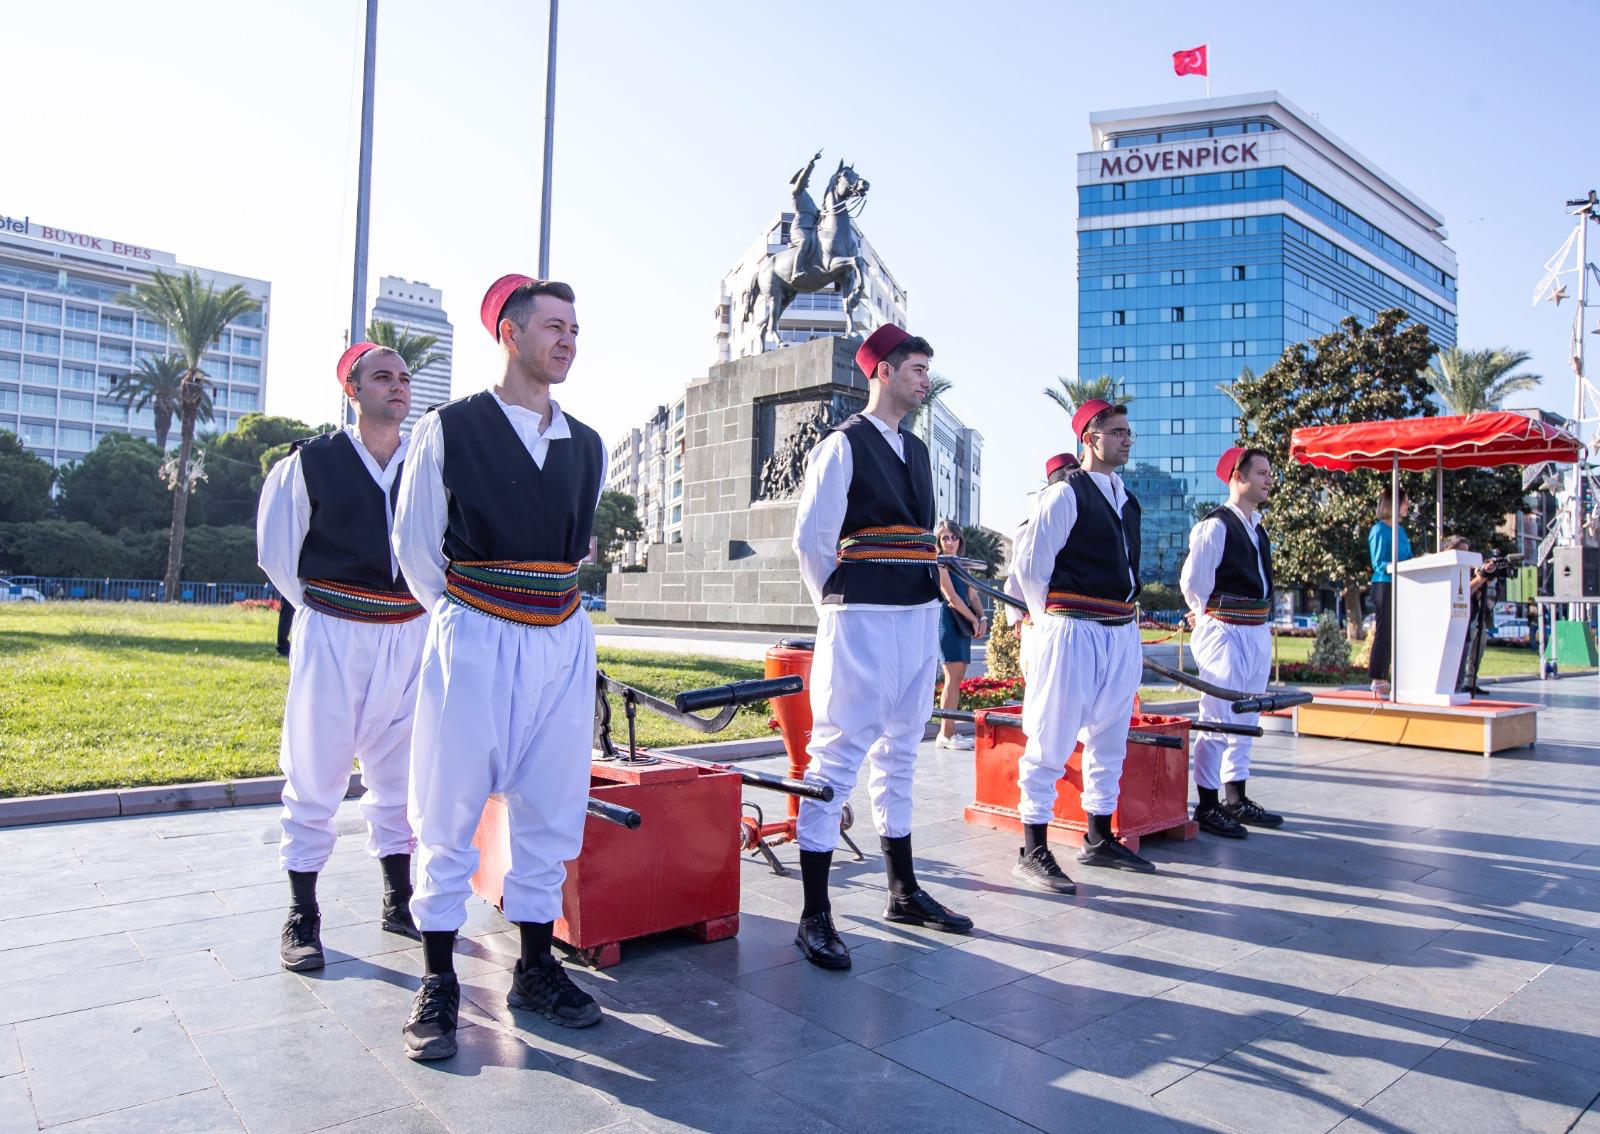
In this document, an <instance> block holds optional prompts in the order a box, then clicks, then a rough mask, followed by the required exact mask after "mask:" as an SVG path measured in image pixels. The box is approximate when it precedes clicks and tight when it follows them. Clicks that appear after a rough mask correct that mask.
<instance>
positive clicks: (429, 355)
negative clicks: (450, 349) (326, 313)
mask: <svg viewBox="0 0 1600 1134" xmlns="http://www.w3.org/2000/svg"><path fill="white" fill-rule="evenodd" d="M367 341H368V342H369V343H377V344H378V345H379V346H381V347H388V348H389V349H390V350H392V351H394V352H395V353H396V354H398V355H399V356H400V358H401V360H402V361H404V362H405V364H406V369H407V370H409V371H411V373H413V374H416V373H418V372H419V371H421V370H422V369H423V368H424V367H428V366H432V365H433V364H434V363H435V362H443V361H444V359H445V356H444V354H443V353H442V352H440V351H436V350H434V349H433V348H434V347H436V346H438V345H439V336H438V335H413V334H412V333H411V325H410V324H409V323H408V324H406V325H405V326H404V327H396V326H395V325H394V324H393V323H392V322H390V321H389V320H388V319H374V320H372V322H370V323H368V324H367Z"/></svg>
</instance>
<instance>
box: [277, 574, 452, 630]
mask: <svg viewBox="0 0 1600 1134" xmlns="http://www.w3.org/2000/svg"><path fill="white" fill-rule="evenodd" d="M305 605H307V606H309V607H310V608H311V609H312V610H319V611H321V612H322V613H323V614H331V615H333V617H335V618H346V619H349V620H350V621H351V622H410V621H411V620H412V619H413V618H416V617H418V616H420V615H421V614H423V613H424V612H423V609H422V604H421V603H420V602H418V601H417V600H416V599H414V598H412V597H411V592H410V591H384V590H379V589H377V588H376V587H358V586H356V585H354V584H352V583H336V582H334V581H333V580H332V579H307V580H306V582H305Z"/></svg>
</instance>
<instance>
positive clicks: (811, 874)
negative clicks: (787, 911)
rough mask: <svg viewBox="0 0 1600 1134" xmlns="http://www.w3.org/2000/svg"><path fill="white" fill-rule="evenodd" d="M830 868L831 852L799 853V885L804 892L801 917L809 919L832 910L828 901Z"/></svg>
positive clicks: (807, 851)
mask: <svg viewBox="0 0 1600 1134" xmlns="http://www.w3.org/2000/svg"><path fill="white" fill-rule="evenodd" d="M832 866H833V852H832V851H831V850H830V851H810V850H803V851H801V852H800V885H801V887H802V889H803V890H804V892H805V905H804V906H803V907H801V910H800V916H801V917H803V918H805V917H811V916H812V915H813V914H819V913H827V912H829V911H830V910H832V909H833V905H832V903H830V902H829V901H828V870H829V869H830V868H831V867H832Z"/></svg>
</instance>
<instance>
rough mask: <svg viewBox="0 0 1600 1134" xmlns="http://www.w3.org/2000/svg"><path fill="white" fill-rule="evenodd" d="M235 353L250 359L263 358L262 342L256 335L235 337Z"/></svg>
mask: <svg viewBox="0 0 1600 1134" xmlns="http://www.w3.org/2000/svg"><path fill="white" fill-rule="evenodd" d="M233 353H234V354H243V355H247V356H249V357H250V358H260V357H261V340H260V339H258V338H257V337H256V336H254V335H239V334H236V335H234V336H233Z"/></svg>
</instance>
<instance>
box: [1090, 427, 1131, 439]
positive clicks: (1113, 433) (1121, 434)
mask: <svg viewBox="0 0 1600 1134" xmlns="http://www.w3.org/2000/svg"><path fill="white" fill-rule="evenodd" d="M1095 432H1096V433H1098V434H1100V436H1102V437H1115V438H1116V439H1117V440H1118V441H1124V440H1126V441H1132V440H1133V430H1131V429H1096V430H1095Z"/></svg>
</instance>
